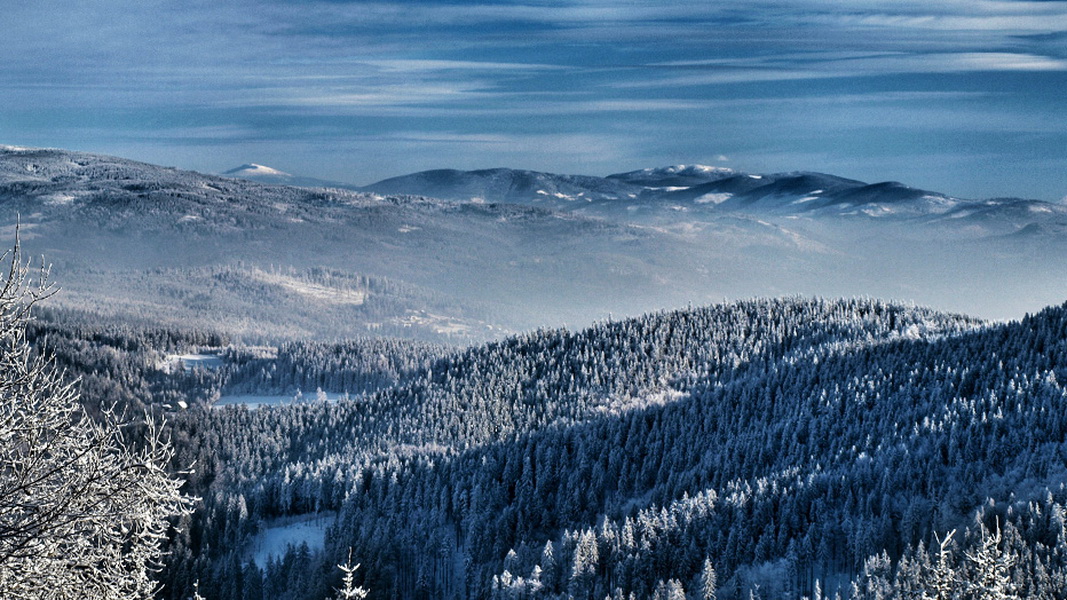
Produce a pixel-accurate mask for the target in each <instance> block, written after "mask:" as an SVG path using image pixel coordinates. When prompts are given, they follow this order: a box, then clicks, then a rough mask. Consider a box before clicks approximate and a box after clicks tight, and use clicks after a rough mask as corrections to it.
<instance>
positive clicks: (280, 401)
mask: <svg viewBox="0 0 1067 600" xmlns="http://www.w3.org/2000/svg"><path fill="white" fill-rule="evenodd" d="M347 396H348V395H347V394H338V393H335V392H321V394H320V392H318V391H314V392H310V393H301V394H297V395H281V396H271V395H257V394H235V395H230V396H221V397H220V398H219V399H218V401H217V402H215V404H213V405H212V406H214V407H215V408H222V407H226V406H237V405H243V406H246V407H248V408H249V409H251V410H255V409H257V408H259V407H261V406H282V405H285V404H310V403H312V402H337V401H339V400H342V399H344V398H346V397H347Z"/></svg>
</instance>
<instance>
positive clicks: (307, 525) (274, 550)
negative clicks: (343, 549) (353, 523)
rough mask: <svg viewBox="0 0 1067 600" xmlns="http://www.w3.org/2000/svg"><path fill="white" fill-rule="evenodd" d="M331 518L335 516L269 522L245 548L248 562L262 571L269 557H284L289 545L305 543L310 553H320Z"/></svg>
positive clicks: (320, 515)
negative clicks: (315, 551) (249, 557)
mask: <svg viewBox="0 0 1067 600" xmlns="http://www.w3.org/2000/svg"><path fill="white" fill-rule="evenodd" d="M334 517H335V513H317V514H313V515H302V516H299V517H288V518H282V519H274V520H271V521H269V522H268V523H267V525H265V526H264V527H263V529H262V530H260V532H259V533H258V534H256V537H255V538H253V539H252V544H251V546H250V547H249V553H250V554H251V555H252V561H253V562H255V563H256V565H258V566H259V568H261V569H262V568H265V567H266V566H267V562H268V561H269V560H270V558H271V557H272V556H273V557H274V558H275V559H279V558H282V557H283V556H285V550H286V549H287V548H288V547H289V546H299V545H300V544H307V545H308V548H309V549H310V550H313V551H314V550H321V549H322V547H323V545H324V543H325V537H326V528H327V527H328V526H329V525H330V523H331V522H332V521H333V519H334Z"/></svg>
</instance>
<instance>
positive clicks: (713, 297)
mask: <svg viewBox="0 0 1067 600" xmlns="http://www.w3.org/2000/svg"><path fill="white" fill-rule="evenodd" d="M229 175H244V176H246V177H259V178H261V181H262V178H268V177H270V178H279V177H280V178H282V179H283V180H285V181H286V182H288V183H289V184H292V183H295V182H297V181H299V178H294V179H289V177H294V176H292V175H291V174H289V173H285V172H284V171H283V170H280V169H271V168H269V167H264V166H263V165H261V164H259V163H249V164H247V165H242V167H240V168H238V169H235V170H231V172H230V173H229ZM387 181H389V182H390V183H389V184H388V186H387V185H385V184H384V183H383V184H381V185H377V184H376V185H374V186H367V187H365V188H363V189H362V190H360V191H357V190H349V189H342V188H339V187H322V186H318V185H316V186H310V187H295V186H293V185H280V184H273V183H263V182H252V181H247V180H245V179H241V178H234V177H230V176H218V175H205V174H201V173H195V172H191V171H183V170H180V169H174V168H167V167H160V166H156V165H151V164H147V163H142V162H137V161H133V160H128V159H122V158H115V157H108V156H101V155H95V154H89V153H82V152H70V151H65V150H43V149H32V148H3V149H0V241H3V242H4V243H5V244H9V243H10V242H11V241H12V240H13V234H14V230H15V224H16V223H21V236H22V240H23V244H24V249H25V250H26V251H27V255H34V256H40V255H43V256H45V257H46V258H47V260H48V261H50V262H52V263H53V264H54V265H55V267H56V268H55V270H54V272H55V273H56V274H57V277H60V278H61V283H62V285H63V288H64V290H63V293H62V294H61V295H60V298H58V299H57V302H60V303H61V304H63V306H65V307H67V308H76V309H83V310H92V311H96V312H100V313H106V315H104V316H109V317H114V318H116V319H121V318H132V317H136V318H139V319H142V320H149V321H157V322H179V321H180V322H183V323H184V322H190V323H192V322H195V324H198V325H202V326H211V327H214V328H223V329H226V330H227V331H233V332H236V333H239V334H241V335H249V336H263V337H267V338H271V339H277V338H279V337H282V338H287V339H292V338H308V337H326V338H335V337H338V336H353V335H379V334H388V335H403V336H405V337H419V338H423V339H430V340H434V341H449V340H451V341H453V342H459V343H467V342H468V341H471V340H483V339H487V338H488V339H491V338H497V337H500V336H501V335H504V334H506V333H507V332H509V331H516V330H521V329H528V328H531V327H537V326H558V325H563V324H568V325H582V324H587V323H590V322H592V321H594V320H596V319H603V318H606V317H608V316H609V315H611V316H621V315H633V314H639V313H641V312H647V311H649V310H657V309H661V308H672V307H678V306H685V305H687V304H689V303H694V304H703V303H708V302H713V301H719V300H722V299H724V298H747V297H752V296H781V295H792V294H810V295H822V296H876V297H883V298H895V299H904V300H914V301H917V302H919V303H922V304H928V305H933V306H935V307H938V308H942V309H947V310H953V311H957V312H971V313H975V314H978V315H980V316H984V317H992V318H1008V317H1013V316H1018V315H1019V314H1022V313H1023V312H1025V311H1026V310H1032V309H1035V308H1038V307H1040V306H1044V305H1049V304H1054V303H1059V302H1062V301H1063V299H1064V298H1067V279H1065V278H1063V277H1062V268H1063V265H1062V259H1061V257H1062V256H1064V255H1065V253H1067V206H1064V205H1059V204H1051V203H1048V202H1041V201H1036V200H1019V199H1012V198H1008V199H991V200H964V199H958V198H953V197H950V196H947V195H944V194H938V193H935V192H929V191H925V190H919V189H915V188H911V187H908V186H906V185H903V184H899V183H892V182H887V183H877V184H866V183H863V182H859V181H854V180H850V179H847V178H841V177H835V176H833V175H826V174H820V173H815V172H802V173H779V174H770V175H760V174H750V173H744V172H740V171H734V170H732V169H724V168H720V167H704V166H699V165H684V166H682V165H679V166H674V167H663V168H655V169H643V170H639V171H631V172H628V173H619V174H615V175H611V176H608V177H592V176H577V175H555V174H551V173H540V172H536V171H520V170H514V169H490V170H484V171H470V172H468V171H456V170H439V171H429V172H424V173H419V174H415V175H412V176H405V177H401V178H394V179H393V180H387ZM416 184H417V185H416ZM357 298H358V299H359V302H356V301H355V299H357ZM249 339H256V338H255V337H253V338H249Z"/></svg>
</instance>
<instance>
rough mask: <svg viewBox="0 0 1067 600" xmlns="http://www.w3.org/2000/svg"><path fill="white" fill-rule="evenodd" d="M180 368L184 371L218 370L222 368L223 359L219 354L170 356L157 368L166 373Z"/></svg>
mask: <svg viewBox="0 0 1067 600" xmlns="http://www.w3.org/2000/svg"><path fill="white" fill-rule="evenodd" d="M179 366H181V368H183V369H192V368H195V367H199V368H201V369H217V368H219V367H221V366H222V357H221V356H219V355H218V354H168V355H166V356H165V357H164V358H163V362H161V363H160V364H159V365H157V368H159V369H160V370H161V371H164V372H166V373H173V372H174V371H176V370H177V369H178V367H179Z"/></svg>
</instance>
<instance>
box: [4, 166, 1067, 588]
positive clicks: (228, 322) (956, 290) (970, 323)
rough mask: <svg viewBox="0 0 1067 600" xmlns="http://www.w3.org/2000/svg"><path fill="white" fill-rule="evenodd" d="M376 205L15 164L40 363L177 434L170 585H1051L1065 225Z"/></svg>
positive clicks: (333, 192) (166, 177)
mask: <svg viewBox="0 0 1067 600" xmlns="http://www.w3.org/2000/svg"><path fill="white" fill-rule="evenodd" d="M255 171H256V172H266V173H268V174H270V176H271V177H280V175H278V174H277V172H274V171H272V170H266V169H261V168H257V169H255ZM245 175H247V173H246V174H245ZM287 176H288V175H287ZM288 177H293V176H288ZM387 183H388V185H386V182H383V184H381V186H370V187H369V188H366V189H360V190H350V189H340V188H330V187H311V188H306V187H298V186H284V185H275V184H261V183H254V182H247V181H242V180H239V179H232V178H222V177H217V176H211V175H203V174H198V173H192V172H186V171H178V170H174V169H166V168H162V167H156V166H152V165H146V164H143V163H136V162H132V161H126V160H123V159H117V158H109V157H102V156H97V155H85V154H79V153H71V152H66V151H58V150H33V149H18V150H15V149H7V150H5V151H4V153H3V156H0V198H2V199H3V202H2V203H0V208H2V215H0V217H2V218H3V219H5V221H4V223H5V228H4V231H5V232H7V234H8V236H9V238H8V241H9V242H13V241H14V236H15V233H16V231H17V233H18V237H19V240H20V243H21V244H22V247H23V249H24V250H25V251H27V252H29V253H32V254H34V255H36V254H43V255H44V256H45V257H46V260H49V261H50V262H51V263H52V265H53V267H52V272H53V275H52V276H53V277H54V278H55V279H56V280H57V281H58V282H59V283H60V286H61V288H62V289H61V291H60V292H59V293H58V294H57V295H55V296H54V297H53V298H50V299H49V301H48V302H47V303H46V305H43V306H41V307H40V308H39V309H37V311H36V313H35V314H36V320H35V321H33V322H32V323H31V324H30V325H29V327H28V330H27V339H28V341H29V342H30V343H31V344H32V346H33V347H34V348H35V349H37V350H38V351H39V352H42V353H46V354H47V355H50V356H53V357H54V360H55V362H56V364H57V366H58V367H59V368H61V369H62V370H63V373H64V377H66V378H67V379H68V380H70V381H72V382H77V383H76V385H77V386H78V389H79V390H80V391H81V394H82V404H83V406H84V407H85V409H86V411H87V412H88V413H89V414H91V415H99V414H103V413H105V412H106V411H107V410H108V409H109V408H114V409H118V410H121V411H122V412H124V413H128V414H146V415H149V416H151V417H153V418H154V419H160V420H162V421H165V422H166V432H167V435H168V438H169V439H170V440H172V443H173V447H174V450H175V454H174V456H173V459H172V464H171V465H170V467H171V468H172V469H173V471H174V472H175V473H184V475H182V476H183V478H185V480H186V483H185V487H184V488H183V489H184V490H185V492H186V493H188V494H191V495H194V496H196V497H197V498H199V499H200V501H199V504H198V506H197V508H196V510H195V511H194V512H193V513H192V514H191V515H188V516H184V517H182V518H181V519H180V522H178V523H176V525H178V527H177V528H176V529H175V530H174V531H173V532H172V533H171V535H170V537H169V539H168V540H167V543H166V550H167V552H168V558H167V560H166V562H165V566H164V568H163V569H162V570H161V571H160V572H159V574H158V576H157V577H158V580H159V582H160V583H162V584H163V588H162V591H161V592H160V593H159V594H158V597H159V598H162V599H168V600H171V599H173V600H185V599H186V598H188V597H189V595H190V594H191V593H192V590H194V589H196V590H198V593H201V594H202V595H203V597H205V598H211V599H212V600H215V599H224V600H225V599H233V600H268V599H282V598H284V599H291V600H312V599H314V600H318V599H321V598H325V597H327V596H328V595H329V594H330V593H331V590H333V589H336V588H338V586H340V585H341V581H340V576H341V573H340V571H338V570H337V569H336V568H335V567H336V565H337V564H342V563H343V561H344V560H345V557H346V556H347V555H348V552H349V551H350V550H351V552H352V555H351V557H352V560H353V562H354V563H355V562H358V563H360V564H361V566H362V568H361V569H360V571H359V578H358V581H359V583H360V585H363V586H364V587H365V588H366V589H369V590H372V593H373V594H374V595H375V596H376V597H393V598H405V599H415V600H422V599H429V598H446V599H463V598H479V599H489V598H494V599H501V600H503V599H518V598H531V599H532V598H545V599H553V598H560V599H564V598H588V599H591V600H599V599H600V598H605V597H608V598H657V599H664V600H665V599H667V598H678V599H680V598H681V597H682V596H687V597H697V596H699V597H704V598H706V597H712V596H713V597H718V598H722V599H723V600H733V599H737V600H743V599H745V598H757V597H768V598H769V597H788V598H800V597H808V598H812V597H816V598H820V599H821V598H824V597H831V596H834V595H841V596H842V597H851V598H864V599H866V598H870V599H872V600H874V599H875V598H877V599H879V600H882V599H885V598H898V597H899V598H903V597H910V596H908V594H910V593H912V592H910V591H908V590H923V589H931V588H932V587H934V586H939V585H949V586H955V588H956V589H958V591H959V592H958V593H959V594H960V597H964V598H971V597H974V598H979V597H983V596H980V595H978V594H977V593H976V592H974V591H973V589H972V588H970V587H968V586H969V585H971V584H970V583H968V582H970V581H973V580H975V578H976V577H978V575H976V573H977V571H976V569H980V568H981V566H980V564H979V563H978V562H976V560H977V559H973V558H972V557H974V556H977V554H976V553H977V552H978V551H979V549H980V548H982V547H984V546H983V544H987V542H988V540H990V539H992V536H994V535H996V536H1001V537H1002V539H1001V541H999V542H997V545H996V551H997V552H999V553H1001V554H999V555H998V556H1001V557H1002V558H1003V560H1005V561H1008V563H1006V564H1009V565H1010V566H1009V567H1006V568H1005V570H1004V571H1003V572H1002V573H1001V575H1000V577H1002V578H1006V579H1004V581H1007V582H1008V583H1010V585H1011V586H1013V589H1015V590H1018V591H1019V593H1020V595H1026V596H1033V597H1046V596H1047V597H1056V594H1057V593H1058V592H1057V591H1056V590H1058V589H1060V587H1059V586H1060V583H1059V582H1061V581H1064V580H1067V535H1064V533H1063V532H1064V527H1063V523H1062V521H1063V519H1062V516H1063V514H1065V513H1064V511H1065V509H1064V506H1067V491H1065V490H1067V488H1065V487H1064V486H1065V485H1067V470H1065V469H1064V468H1063V464H1064V456H1067V454H1065V452H1067V446H1065V445H1064V444H1065V440H1067V421H1065V420H1064V419H1063V418H1061V416H1062V415H1063V414H1067V413H1064V410H1063V409H1064V406H1067V405H1065V404H1064V403H1065V402H1067V391H1065V390H1064V388H1063V386H1062V384H1061V381H1064V380H1065V378H1067V353H1065V349H1067V325H1065V323H1067V317H1065V314H1067V305H1063V304H1062V298H1063V297H1067V290H1065V289H1064V288H1063V287H1062V286H1063V285H1065V284H1063V282H1062V278H1058V277H1054V276H1053V274H1054V273H1056V272H1057V269H1058V268H1059V258H1058V257H1059V256H1061V255H1060V254H1057V252H1058V251H1059V249H1061V248H1062V247H1063V245H1064V243H1065V242H1067V237H1065V236H1064V235H1063V231H1067V229H1064V228H1063V220H1064V218H1065V216H1064V215H1065V214H1067V211H1065V209H1064V208H1063V207H1061V206H1058V205H1054V204H1050V203H1042V202H1038V201H1028V200H1019V199H999V200H963V199H956V198H949V197H947V196H943V195H940V194H936V193H933V192H925V191H921V190H913V189H911V188H907V187H906V186H903V185H901V184H873V185H869V184H864V183H861V182H856V181H852V180H847V179H841V178H835V177H832V176H828V175H820V174H814V173H800V174H778V175H766V174H759V175H756V174H747V173H739V172H734V171H730V170H726V169H716V168H705V167H684V168H683V167H671V168H665V169H648V170H644V171H637V172H632V173H623V174H619V175H614V176H610V177H606V178H594V177H579V176H556V175H549V174H543V173H531V172H520V171H510V170H493V171H485V172H458V171H448V172H431V173H429V174H416V175H414V176H411V177H408V178H400V179H398V180H390V181H389V182H387ZM316 185H317V183H316ZM806 286H807V287H806ZM804 289H807V290H810V292H811V293H810V294H805V295H796V293H795V292H796V290H804ZM860 289H866V290H875V291H878V292H879V294H880V293H881V292H885V294H886V295H888V296H890V297H893V296H894V295H895V294H897V295H899V294H906V293H909V292H911V293H914V296H913V297H914V298H919V299H923V300H925V301H927V302H930V303H934V304H937V303H938V300H937V299H938V298H941V299H942V301H941V304H942V307H941V308H937V309H935V308H924V307H922V306H920V305H919V304H917V303H915V302H899V301H883V300H874V299H870V298H869V297H867V296H863V297H859V296H857V297H853V298H851V299H849V298H848V296H849V294H850V291H851V290H860ZM785 292H789V294H788V295H785V296H784V297H778V298H773V296H778V295H780V294H782V293H785ZM1057 295H1058V297H1060V300H1059V301H1057V302H1049V303H1048V304H1049V306H1047V307H1045V306H1038V307H1037V308H1036V309H1035V308H1033V307H1034V305H1035V303H1038V302H1042V299H1043V298H1050V297H1057ZM746 296H772V298H756V299H731V298H733V297H742V298H743V297H746ZM834 296H845V299H831V298H832V297H834ZM944 306H951V307H959V308H960V309H961V310H946V309H945V308H944ZM680 307H684V308H680ZM967 307H971V308H976V307H977V312H978V313H979V314H980V316H979V317H976V316H969V315H968V314H967V313H968V312H969V311H966V310H962V309H963V308H967ZM1009 310H1012V311H1016V312H1015V313H1013V314H1015V315H1016V316H1015V318H1012V319H1002V318H999V317H1000V316H1001V315H1002V314H1004V312H1006V311H1009ZM1027 311H1030V312H1029V313H1027ZM986 315H995V316H996V317H997V318H993V319H991V318H988V317H987V318H980V317H981V316H986ZM190 465H195V468H194V469H193V470H191V471H188V470H187V469H188V467H189V466H190ZM951 531H955V532H957V533H956V534H954V535H955V537H954V538H953V540H954V541H953V542H952V543H953V544H954V545H953V546H952V548H953V550H952V553H951V560H952V561H953V562H952V563H951V568H952V570H951V572H952V573H953V575H951V577H950V576H948V575H945V573H947V572H948V571H945V570H944V569H942V570H941V571H938V568H941V567H938V566H937V565H938V564H940V565H942V566H943V567H945V568H946V569H947V568H948V565H949V563H947V562H944V561H943V562H941V563H938V562H937V561H938V560H942V559H939V558H936V557H934V556H933V555H932V554H931V548H933V546H932V544H935V543H939V542H938V540H943V539H945V538H944V536H947V535H948V534H949V532H951ZM994 532H995V533H994ZM987 545H988V544H987ZM987 550H988V548H987ZM946 556H947V555H946ZM944 560H945V561H947V560H949V558H945V559H944ZM938 573H941V574H940V575H938ZM939 578H940V579H939ZM946 578H947V579H946ZM709 582H710V583H709ZM194 584H195V585H196V587H195V588H194ZM1005 585H1007V584H1005ZM709 594H710V596H709Z"/></svg>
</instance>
